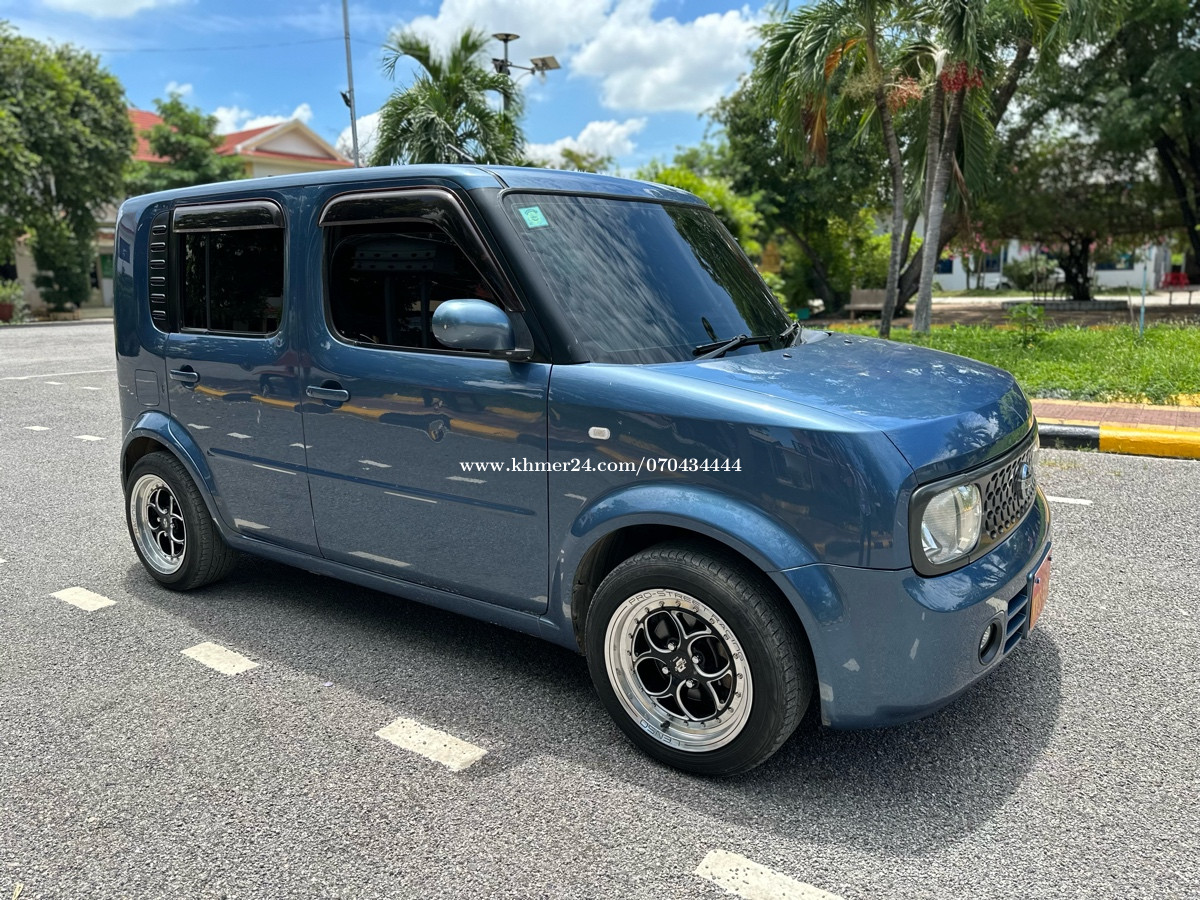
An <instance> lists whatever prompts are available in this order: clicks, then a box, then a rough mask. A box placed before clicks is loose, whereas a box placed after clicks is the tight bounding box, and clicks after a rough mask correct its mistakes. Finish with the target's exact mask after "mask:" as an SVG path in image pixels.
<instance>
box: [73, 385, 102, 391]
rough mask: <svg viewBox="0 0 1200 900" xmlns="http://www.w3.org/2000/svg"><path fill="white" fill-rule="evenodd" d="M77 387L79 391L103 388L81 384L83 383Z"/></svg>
mask: <svg viewBox="0 0 1200 900" xmlns="http://www.w3.org/2000/svg"><path fill="white" fill-rule="evenodd" d="M79 389H80V390H81V391H99V390H103V388H98V387H92V386H91V385H90V384H83V385H80V386H79Z"/></svg>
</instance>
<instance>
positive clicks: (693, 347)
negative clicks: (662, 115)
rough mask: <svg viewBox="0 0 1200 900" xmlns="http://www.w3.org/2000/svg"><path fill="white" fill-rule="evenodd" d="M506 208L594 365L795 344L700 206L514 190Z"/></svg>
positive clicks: (741, 258)
mask: <svg viewBox="0 0 1200 900" xmlns="http://www.w3.org/2000/svg"><path fill="white" fill-rule="evenodd" d="M506 207H507V212H508V215H509V217H510V218H511V220H512V223H513V227H514V228H515V229H516V231H517V233H518V234H520V235H521V236H522V239H523V240H524V242H525V245H526V247H527V248H528V250H529V252H530V255H531V256H532V257H533V259H534V260H535V263H536V266H537V268H538V269H539V270H540V273H541V275H542V276H543V278H544V279H545V281H546V284H547V287H548V288H549V290H550V292H551V294H552V296H553V298H554V300H555V302H556V303H557V304H558V306H559V307H560V308H561V309H562V310H563V312H564V313H565V315H566V318H567V320H568V323H569V325H570V326H571V328H572V329H573V335H572V336H573V337H574V338H575V340H577V341H578V343H579V346H580V347H581V348H582V349H583V351H584V353H585V354H587V356H588V358H589V359H591V360H593V361H595V362H607V363H661V362H678V361H681V360H686V359H693V358H694V357H695V356H696V355H697V354H698V353H699V352H703V350H698V348H704V349H711V348H712V347H713V346H715V345H716V344H718V343H719V342H723V341H729V340H732V339H733V338H736V337H737V336H738V335H742V334H744V335H747V336H748V337H752V338H754V337H757V338H763V339H762V340H760V341H758V342H753V343H748V344H746V345H744V346H742V347H738V348H736V349H733V350H732V351H731V352H732V353H759V352H762V351H763V350H774V349H778V348H780V347H782V346H784V345H785V344H786V343H790V342H791V340H792V338H791V336H790V335H788V336H787V337H786V338H785V337H784V336H783V335H784V332H786V331H787V330H788V327H789V326H790V325H791V320H790V319H789V318H788V316H787V314H786V313H785V312H784V311H783V309H782V308H781V307H780V306H779V304H778V302H776V300H775V297H774V295H773V294H772V293H771V292H770V290H769V289H768V288H767V286H766V285H765V284H764V283H763V281H762V279H761V278H760V277H759V275H758V273H757V272H755V271H754V267H753V266H751V265H750V262H749V261H748V260H747V259H746V257H745V255H744V254H743V253H742V252H741V250H740V249H739V248H738V246H737V244H736V243H735V242H734V240H733V238H731V237H730V236H729V233H728V232H727V231H725V229H724V228H722V227H721V225H720V223H719V222H718V221H717V218H716V216H714V215H713V213H712V212H711V211H710V210H708V209H706V208H704V207H700V206H689V205H683V204H666V203H653V202H646V201H638V200H616V199H610V198H605V197H577V196H569V195H551V194H510V195H509V196H508V197H507V198H506ZM706 345H707V346H706Z"/></svg>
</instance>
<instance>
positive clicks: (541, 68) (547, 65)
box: [492, 31, 561, 112]
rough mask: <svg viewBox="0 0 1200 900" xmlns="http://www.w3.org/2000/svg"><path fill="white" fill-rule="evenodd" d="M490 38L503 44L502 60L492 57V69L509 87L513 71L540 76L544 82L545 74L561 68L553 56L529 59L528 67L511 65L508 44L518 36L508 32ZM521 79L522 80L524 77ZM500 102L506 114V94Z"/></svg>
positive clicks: (501, 32)
mask: <svg viewBox="0 0 1200 900" xmlns="http://www.w3.org/2000/svg"><path fill="white" fill-rule="evenodd" d="M492 37H494V38H495V39H496V40H498V41H500V42H501V43H502V44H504V59H496V58H495V57H492V67H493V68H494V69H495V70H496V72H497V73H498V74H500V75H503V76H505V77H506V78H507V79H508V81H509V85H510V87H511V86H512V85H513V84H514V83H515V82H513V77H512V70H513V69H521V70H522V71H524V72H525V75H541V76H542V78H543V80H544V79H545V77H546V73H547V72H550V71H553V70H554V69H558V68H561V66H559V64H558V60H557V59H555V58H554V57H553V56H538V57H536V58H534V59H531V60H530V61H529V62H530V63H531V65H528V66H519V65H517V64H516V63H511V62H509V61H508V44H509V42H510V41H515V40H516V39H517V38H519V37H520V35H519V34H512V33H511V32H508V31H498V32H496V34H493V35H492ZM521 77H522V78H523V77H524V75H523V76H521ZM500 102H501V109H502V110H503V111H504V112H508V94H501V95H500Z"/></svg>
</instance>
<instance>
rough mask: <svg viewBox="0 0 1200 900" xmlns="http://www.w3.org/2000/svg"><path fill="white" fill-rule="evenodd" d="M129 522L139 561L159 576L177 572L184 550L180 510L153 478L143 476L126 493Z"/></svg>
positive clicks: (161, 483) (166, 489) (184, 531)
mask: <svg viewBox="0 0 1200 900" xmlns="http://www.w3.org/2000/svg"><path fill="white" fill-rule="evenodd" d="M129 518H130V521H131V522H132V523H133V536H134V539H135V540H136V541H137V545H138V549H139V550H141V551H142V557H143V558H144V559H145V560H146V562H147V563H148V564H149V565H151V566H153V567H154V569H155V570H156V571H158V572H161V573H162V574H163V575H171V574H174V573H175V572H177V571H179V567H180V566H182V565H183V554H184V550H185V548H186V547H187V528H186V527H185V525H184V522H183V510H182V509H181V508H180V506H179V501H178V500H177V499H175V495H174V494H173V493H172V492H171V488H170V487H169V486H168V485H167V483H166V482H165V481H163V480H162V479H161V478H159V477H158V476H157V475H143V476H142V477H141V478H139V479H138V480H137V483H136V484H134V486H133V490H131V491H130V492H129Z"/></svg>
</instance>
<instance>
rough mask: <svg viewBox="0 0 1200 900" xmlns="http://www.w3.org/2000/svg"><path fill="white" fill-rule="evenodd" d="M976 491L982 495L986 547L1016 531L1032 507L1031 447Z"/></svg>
mask: <svg viewBox="0 0 1200 900" xmlns="http://www.w3.org/2000/svg"><path fill="white" fill-rule="evenodd" d="M1022 476H1024V477H1022ZM979 489H980V491H981V492H982V493H983V531H984V533H985V534H986V535H987V538H988V543H990V544H995V543H997V542H999V541H1001V540H1003V539H1004V537H1005V535H1007V534H1008V533H1009V532H1010V531H1012V530H1013V529H1014V528H1016V527H1017V524H1018V523H1019V522H1020V521H1021V520H1022V519H1023V518H1025V513H1027V512H1029V507H1030V506H1032V505H1033V498H1034V495H1035V494H1036V493H1037V489H1036V487H1035V485H1034V479H1033V445H1032V444H1030V445H1029V446H1028V447H1026V448H1025V451H1024V452H1023V453H1021V454H1020V455H1019V456H1018V457H1017V458H1016V459H1014V460H1013V461H1012V462H1010V463H1008V464H1007V465H1005V466H1004V467H1003V468H1001V469H998V470H997V471H995V472H993V473H992V474H991V475H989V476H988V477H987V479H986V480H985V481H984V482H983V483H981V484H980V485H979Z"/></svg>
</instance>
